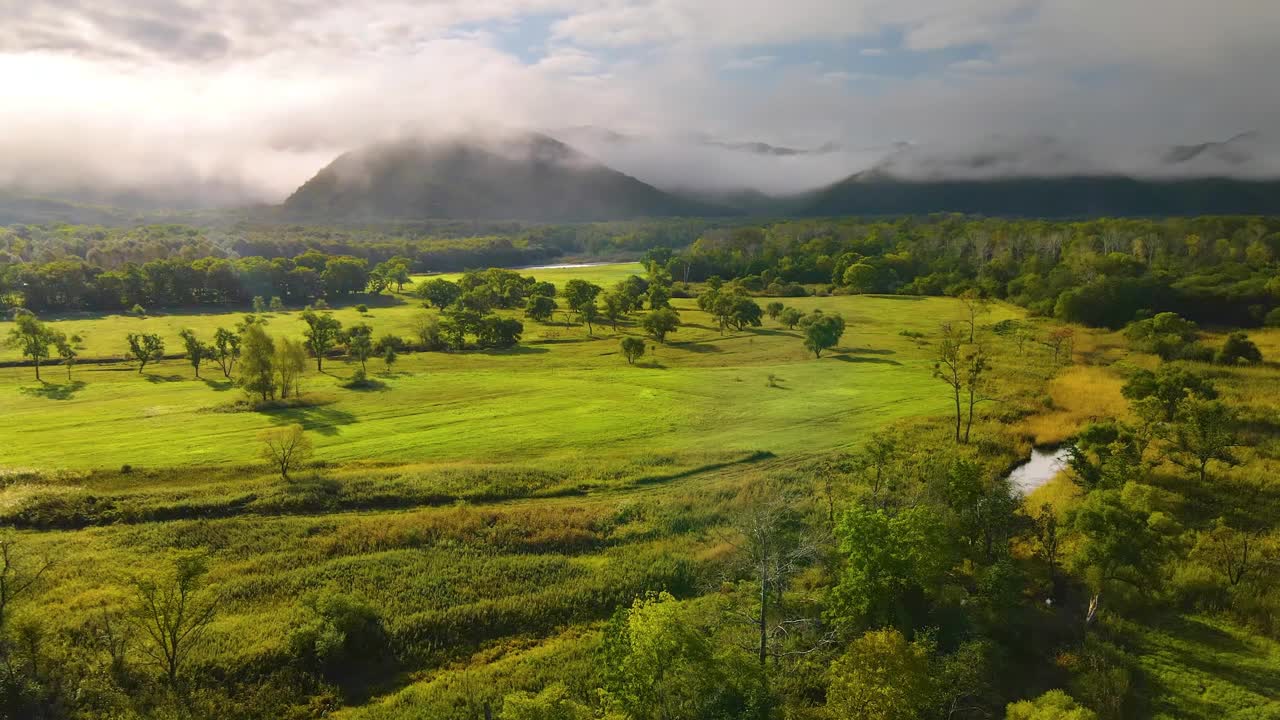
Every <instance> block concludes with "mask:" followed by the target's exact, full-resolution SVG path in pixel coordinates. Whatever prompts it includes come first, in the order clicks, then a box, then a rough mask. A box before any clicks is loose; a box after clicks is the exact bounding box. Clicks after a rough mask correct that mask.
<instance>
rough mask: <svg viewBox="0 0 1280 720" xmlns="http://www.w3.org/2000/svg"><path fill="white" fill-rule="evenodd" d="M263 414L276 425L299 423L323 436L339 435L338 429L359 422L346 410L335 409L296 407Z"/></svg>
mask: <svg viewBox="0 0 1280 720" xmlns="http://www.w3.org/2000/svg"><path fill="white" fill-rule="evenodd" d="M263 414H264V415H266V416H267V417H268V418H270V419H271V423H272V424H274V425H293V424H294V423H297V424H299V425H301V426H302V428H303V429H304V430H310V431H312V432H317V433H320V434H321V435H337V434H338V427H339V426H341V425H350V424H352V423H354V422H357V420H356V416H355V415H352V414H351V413H349V412H347V411H346V410H338V409H336V408H334V407H330V406H323V407H294V408H281V409H279V410H265V411H263Z"/></svg>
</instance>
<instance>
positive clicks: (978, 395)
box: [964, 343, 991, 444]
mask: <svg viewBox="0 0 1280 720" xmlns="http://www.w3.org/2000/svg"><path fill="white" fill-rule="evenodd" d="M990 369H991V363H990V362H989V361H988V360H987V351H986V349H985V348H984V347H983V346H982V344H981V343H978V344H977V345H975V346H974V348H973V350H971V351H970V352H969V355H968V357H967V358H966V359H965V376H964V382H965V391H966V393H967V394H968V396H969V415H968V418H967V419H966V420H965V423H964V442H965V443H966V444H967V443H968V442H969V431H970V430H971V429H973V409H974V407H975V406H977V404H978V403H980V402H985V401H987V400H990V399H991V398H989V397H987V396H986V395H984V394H983V393H982V388H983V386H984V382H983V379H982V378H983V376H984V375H985V374H986V372H987V371H988V370H990Z"/></svg>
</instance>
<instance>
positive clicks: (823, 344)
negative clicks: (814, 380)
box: [753, 303, 844, 358]
mask: <svg viewBox="0 0 1280 720" xmlns="http://www.w3.org/2000/svg"><path fill="white" fill-rule="evenodd" d="M753 304H754V303H753ZM756 309H757V310H759V307H757V308H756ZM800 324H801V326H802V327H803V328H804V346H805V348H806V349H808V350H809V352H811V353H813V356H814V357H815V358H820V357H822V351H823V350H829V349H831V348H833V347H835V346H836V345H837V344H838V343H839V342H840V338H841V337H842V336H843V335H844V318H842V317H840V316H839V315H836V314H827V313H824V312H822V311H821V310H815V311H813V313H811V314H809V315H806V316H805V318H804V319H803V320H801V321H800Z"/></svg>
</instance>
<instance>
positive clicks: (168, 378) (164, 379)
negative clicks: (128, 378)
mask: <svg viewBox="0 0 1280 720" xmlns="http://www.w3.org/2000/svg"><path fill="white" fill-rule="evenodd" d="M142 376H143V377H145V378H146V379H147V382H151V383H171V382H182V381H183V380H185V379H186V378H184V377H182V376H181V375H148V374H147V373H142Z"/></svg>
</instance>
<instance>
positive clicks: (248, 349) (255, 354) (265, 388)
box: [240, 323, 277, 403]
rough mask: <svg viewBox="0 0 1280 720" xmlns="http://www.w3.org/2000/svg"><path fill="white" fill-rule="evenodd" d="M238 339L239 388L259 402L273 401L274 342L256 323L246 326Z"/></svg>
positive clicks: (274, 385)
mask: <svg viewBox="0 0 1280 720" xmlns="http://www.w3.org/2000/svg"><path fill="white" fill-rule="evenodd" d="M240 337H241V354H240V387H241V388H243V389H244V391H245V393H246V394H247V395H249V397H251V398H257V399H258V400H259V401H260V402H264V403H265V402H267V401H268V400H274V399H275V397H276V389H277V388H276V370H275V358H276V344H275V341H274V340H272V339H271V336H269V335H267V331H266V330H263V329H262V325H260V324H258V323H253V324H250V325H248V326H246V327H245V329H244V332H242V333H241V335H240Z"/></svg>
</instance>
